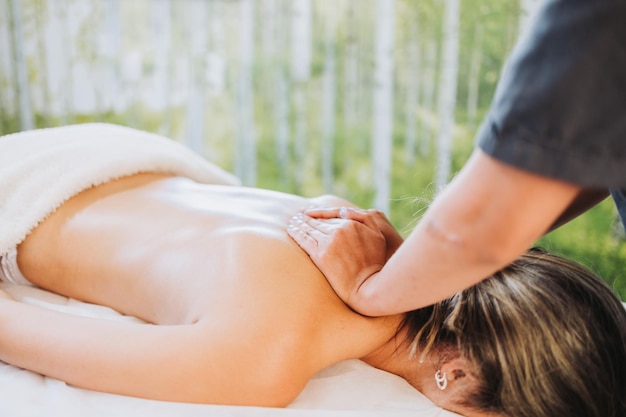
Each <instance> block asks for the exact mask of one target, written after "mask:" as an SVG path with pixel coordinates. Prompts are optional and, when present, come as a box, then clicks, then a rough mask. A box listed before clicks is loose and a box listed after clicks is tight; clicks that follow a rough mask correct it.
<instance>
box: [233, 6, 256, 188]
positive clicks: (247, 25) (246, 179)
mask: <svg viewBox="0 0 626 417" xmlns="http://www.w3.org/2000/svg"><path fill="white" fill-rule="evenodd" d="M240 28H241V43H240V65H241V68H240V75H239V86H238V97H237V103H238V105H237V113H238V116H239V117H238V129H239V131H238V138H237V139H238V140H237V146H236V148H235V173H236V174H237V175H238V176H239V178H241V181H242V182H243V183H244V184H245V185H247V186H254V185H256V132H255V126H254V94H253V85H252V69H253V68H252V65H253V60H254V1H253V0H242V1H241V26H240Z"/></svg>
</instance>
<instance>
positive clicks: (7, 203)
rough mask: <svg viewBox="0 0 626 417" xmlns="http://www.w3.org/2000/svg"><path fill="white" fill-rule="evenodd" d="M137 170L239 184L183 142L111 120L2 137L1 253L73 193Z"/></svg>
mask: <svg viewBox="0 0 626 417" xmlns="http://www.w3.org/2000/svg"><path fill="white" fill-rule="evenodd" d="M137 173H167V174H173V175H180V176H185V177H188V178H191V179H193V180H195V181H198V182H204V183H223V184H238V183H239V181H238V179H237V178H236V177H234V176H233V175H232V174H229V173H227V172H226V171H224V170H222V169H221V168H219V167H217V166H215V165H213V164H211V163H210V162H208V161H207V160H205V159H203V158H202V157H201V156H199V155H197V154H195V153H193V152H192V151H191V150H189V149H188V148H186V147H184V146H183V145H181V144H179V143H177V142H175V141H173V140H171V139H168V138H165V137H162V136H159V135H155V134H152V133H147V132H142V131H139V130H135V129H131V128H128V127H122V126H116V125H111V124H102V123H95V124H82V125H73V126H64V127H57V128H50V129H39V130H31V131H26V132H20V133H15V134H11V135H7V136H3V137H0V254H2V253H5V252H7V251H8V250H9V249H10V248H13V247H15V246H17V245H18V244H19V243H20V242H22V241H23V240H24V239H25V238H26V236H27V235H28V233H29V232H30V231H31V230H33V228H35V226H37V224H39V223H40V222H41V221H43V220H44V219H45V218H46V217H47V216H49V215H50V214H51V213H53V212H54V211H55V210H56V209H57V208H58V207H59V206H61V205H62V204H63V203H64V202H65V201H66V200H68V199H69V198H71V197H72V196H74V195H76V194H78V193H80V192H81V191H83V190H85V189H87V188H90V187H92V186H95V185H98V184H102V183H105V182H107V181H110V180H112V179H116V178H121V177H124V176H128V175H133V174H137Z"/></svg>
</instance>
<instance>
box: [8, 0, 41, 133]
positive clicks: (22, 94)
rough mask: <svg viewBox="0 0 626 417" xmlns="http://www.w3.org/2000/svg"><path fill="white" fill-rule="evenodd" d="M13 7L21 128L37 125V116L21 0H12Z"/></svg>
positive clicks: (12, 30)
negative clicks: (32, 101) (31, 91)
mask: <svg viewBox="0 0 626 417" xmlns="http://www.w3.org/2000/svg"><path fill="white" fill-rule="evenodd" d="M10 7H11V35H12V36H11V39H12V43H13V59H14V62H15V74H16V76H17V88H18V94H17V97H18V109H19V110H18V113H19V119H20V129H21V130H31V129H33V128H34V127H35V118H34V115H33V108H32V104H31V99H30V88H29V80H28V65H27V63H26V56H25V53H24V43H23V42H24V33H23V30H22V10H21V7H20V0H10Z"/></svg>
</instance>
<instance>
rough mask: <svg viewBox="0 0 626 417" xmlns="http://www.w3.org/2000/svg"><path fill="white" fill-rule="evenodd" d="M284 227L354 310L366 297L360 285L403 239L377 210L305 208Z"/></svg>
mask: <svg viewBox="0 0 626 417" xmlns="http://www.w3.org/2000/svg"><path fill="white" fill-rule="evenodd" d="M287 231H288V233H289V235H290V236H291V237H292V238H293V239H294V240H295V241H296V242H297V243H298V245H300V247H302V249H304V250H305V251H306V252H307V253H308V254H309V256H310V257H311V259H312V260H313V262H314V263H315V265H316V266H317V267H318V268H319V269H320V271H321V272H322V273H323V274H324V276H326V279H328V282H329V283H330V285H331V286H332V287H333V289H334V290H335V292H336V293H337V295H339V297H340V298H341V299H342V300H343V301H344V302H345V303H346V304H348V305H349V306H350V307H352V308H354V309H355V310H357V311H358V310H359V308H358V306H359V305H360V304H361V303H362V302H364V301H365V300H362V298H363V296H364V294H362V293H360V292H359V290H360V289H361V286H362V285H363V283H364V282H365V281H367V280H368V279H369V278H371V277H372V276H373V275H375V274H376V273H377V272H378V271H380V270H381V269H382V267H383V265H384V264H385V262H386V261H387V259H389V257H390V256H391V255H392V254H393V252H395V250H396V249H397V248H398V247H399V246H400V244H401V243H402V237H401V236H400V235H399V234H398V232H397V231H396V230H395V229H394V228H393V226H392V225H391V223H389V221H388V220H387V218H386V217H385V215H384V214H383V213H382V212H380V211H377V210H361V209H353V208H333V209H311V210H306V211H305V212H303V213H300V214H298V215H296V216H294V217H293V218H292V220H291V222H290V225H289V227H288V230H287Z"/></svg>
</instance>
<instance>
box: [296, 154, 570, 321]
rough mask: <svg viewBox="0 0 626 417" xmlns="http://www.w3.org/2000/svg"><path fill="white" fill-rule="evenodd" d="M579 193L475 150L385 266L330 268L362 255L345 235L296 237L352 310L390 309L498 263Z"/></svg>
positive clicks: (374, 312) (428, 297) (432, 296)
mask: <svg viewBox="0 0 626 417" xmlns="http://www.w3.org/2000/svg"><path fill="white" fill-rule="evenodd" d="M580 191H581V190H580V188H579V187H577V186H574V185H571V184H568V183H564V182H561V181H555V180H552V179H549V178H545V177H541V176H538V175H535V174H530V173H528V172H525V171H521V170H519V169H516V168H513V167H511V166H509V165H506V164H504V163H502V162H499V161H497V160H495V159H493V158H491V157H489V156H487V155H486V154H484V153H483V152H482V151H480V150H476V151H475V152H474V154H473V155H472V157H471V158H470V160H469V161H468V163H467V164H466V166H465V167H464V168H463V169H462V170H461V172H460V173H459V174H458V175H457V176H456V178H455V179H454V180H453V181H452V182H451V183H450V184H449V185H448V186H447V187H446V189H445V190H444V191H442V192H441V193H440V194H439V195H438V196H437V197H436V198H435V200H434V201H433V203H432V204H431V205H430V207H429V208H428V210H427V211H426V213H425V214H424V217H423V218H422V220H421V221H420V222H419V223H418V225H417V226H416V228H415V229H414V230H413V232H412V233H411V234H410V235H409V237H408V238H407V239H406V240H405V241H404V243H403V244H402V245H401V246H400V247H399V248H398V250H397V251H396V252H395V253H394V254H393V256H392V257H391V258H390V259H389V260H388V262H387V263H386V264H385V265H384V267H378V268H377V267H376V266H375V265H373V266H370V267H369V268H364V270H363V271H359V272H356V273H355V272H354V271H349V272H347V273H346V272H344V271H341V270H337V268H334V267H333V261H332V260H333V259H339V258H341V257H343V259H344V261H343V262H338V263H337V264H339V265H342V264H343V265H352V264H353V262H352V261H350V259H352V257H355V258H359V256H361V257H362V259H361V261H363V262H364V261H366V260H367V259H368V258H369V255H368V254H367V250H361V249H362V248H359V247H358V246H355V245H354V244H351V242H350V241H349V239H348V238H347V236H344V237H343V238H344V239H345V241H344V242H343V243H339V242H338V244H336V245H334V244H333V245H330V244H328V243H327V242H319V241H318V242H312V240H311V239H308V240H306V239H298V238H295V239H296V241H298V243H300V244H301V246H303V248H304V249H305V250H306V251H307V252H308V253H309V255H310V256H311V258H312V259H313V261H314V262H315V263H316V264H317V265H318V267H320V269H321V270H322V272H323V273H324V274H325V275H326V277H327V279H328V280H329V282H330V284H331V285H332V286H333V288H334V289H335V291H337V293H338V294H339V296H340V297H341V298H342V299H343V300H344V301H345V302H346V303H347V304H348V305H349V306H351V307H352V308H353V309H354V310H356V311H358V312H360V313H362V314H364V315H368V316H380V315H387V314H395V313H400V312H405V311H409V310H413V309H416V308H419V307H423V306H426V305H429V304H432V303H434V302H437V301H439V300H441V299H444V298H446V297H449V296H450V295H452V294H454V293H455V292H457V291H459V290H462V289H464V288H467V287H469V286H471V285H473V284H475V283H477V282H479V281H481V280H482V279H484V278H485V277H488V276H489V275H491V274H493V273H494V272H496V271H497V270H499V269H501V268H503V267H505V266H506V265H508V264H509V263H510V262H512V261H513V260H515V259H516V258H517V257H519V256H520V255H521V254H522V253H524V252H525V251H526V250H527V249H528V248H529V247H530V246H531V245H532V244H533V243H534V242H535V241H536V240H537V239H538V238H539V237H540V236H542V235H543V234H544V233H545V232H546V231H548V230H549V229H550V228H551V226H552V225H553V224H554V223H555V222H556V221H557V219H559V218H560V217H561V215H562V214H563V213H564V212H565V211H566V209H567V208H568V207H570V205H571V203H572V202H573V201H574V200H575V198H576V196H577V195H579V194H580ZM316 222H319V221H318V220H316V219H308V220H307V221H306V222H305V224H303V225H302V233H301V235H304V234H309V235H310V232H311V229H315V228H317V227H319V223H316ZM340 237H341V236H340ZM332 238H333V235H329V239H332ZM316 239H319V237H318V235H316ZM307 242H308V243H307ZM311 242H312V243H311ZM352 243H353V242H352ZM373 250H375V249H372V251H373ZM359 252H360V253H359ZM363 262H361V263H363Z"/></svg>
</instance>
